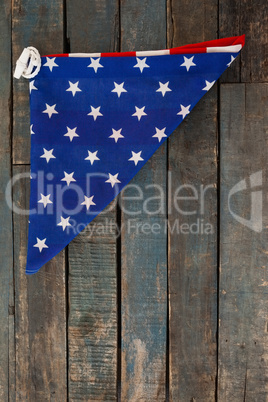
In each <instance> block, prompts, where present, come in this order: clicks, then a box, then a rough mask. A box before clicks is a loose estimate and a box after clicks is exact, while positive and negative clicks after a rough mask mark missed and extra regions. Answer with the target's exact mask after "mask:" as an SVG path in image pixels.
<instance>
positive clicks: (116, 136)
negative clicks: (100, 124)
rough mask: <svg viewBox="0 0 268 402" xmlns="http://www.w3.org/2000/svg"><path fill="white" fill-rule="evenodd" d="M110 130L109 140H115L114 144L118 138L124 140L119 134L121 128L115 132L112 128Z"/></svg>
mask: <svg viewBox="0 0 268 402" xmlns="http://www.w3.org/2000/svg"><path fill="white" fill-rule="evenodd" d="M112 130H113V134H112V135H110V137H109V138H113V139H114V140H115V142H117V141H118V139H119V138H125V137H124V136H123V135H122V134H121V131H122V128H120V130H115V129H114V128H112Z"/></svg>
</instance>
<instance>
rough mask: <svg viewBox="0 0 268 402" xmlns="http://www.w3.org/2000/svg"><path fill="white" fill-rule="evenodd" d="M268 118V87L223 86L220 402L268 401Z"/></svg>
mask: <svg viewBox="0 0 268 402" xmlns="http://www.w3.org/2000/svg"><path fill="white" fill-rule="evenodd" d="M267 110H268V84H239V85H236V84H226V85H222V86H221V123H220V129H221V194H222V201H221V220H220V255H221V261H220V262H221V271H220V300H219V314H220V328H219V386H218V400H219V401H228V400H233V401H234V400H235V401H253V400H254V401H267V399H268V385H267V384H268V383H267V368H268V360H267V355H268V343H267V337H268V334H267V332H268V331H267V328H268V326H267V311H268V303H267V286H268V276H267V253H268V251H267V224H268V221H267V216H268V214H267V210H268V208H267V203H266V202H265V196H266V194H267V184H266V183H267V177H266V176H267V169H266V166H267V159H268V151H267V150H268V147H267V144H268V132H267V127H268V113H267ZM241 181H242V182H241ZM239 182H240V184H241V187H240V189H239V188H234V186H235V185H237V183H239ZM243 185H245V189H244V190H243V191H242V186H243ZM232 189H233V192H231V190H232ZM229 197H230V198H229ZM228 200H229V201H230V208H229V207H228ZM251 208H252V209H251ZM251 210H252V211H255V213H256V216H255V217H254V215H252V214H251ZM233 214H236V215H237V216H236V217H234V216H233ZM239 217H240V218H242V219H244V220H245V221H244V222H243V221H242V222H241V221H240V222H239V219H240V218H239ZM250 218H252V222H251V224H250V222H249V220H250ZM246 220H248V221H247V225H248V226H246V224H245V223H246ZM254 224H255V226H253V225H254Z"/></svg>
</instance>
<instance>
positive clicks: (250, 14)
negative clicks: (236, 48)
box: [219, 0, 268, 82]
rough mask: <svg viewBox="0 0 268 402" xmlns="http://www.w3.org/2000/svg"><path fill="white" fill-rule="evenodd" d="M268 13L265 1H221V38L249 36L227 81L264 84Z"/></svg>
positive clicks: (226, 77)
mask: <svg viewBox="0 0 268 402" xmlns="http://www.w3.org/2000/svg"><path fill="white" fill-rule="evenodd" d="M267 27H268V14H267V2H266V1H265V0H261V1H258V3H256V1H254V0H247V1H242V2H241V1H240V0H221V1H219V35H220V37H227V36H234V35H242V34H246V45H245V47H244V48H243V50H242V52H241V57H240V56H239V57H240V60H239V61H238V60H237V61H236V62H235V63H233V65H232V66H231V68H230V69H228V72H227V71H226V72H225V74H224V76H223V81H224V82H238V81H239V80H241V82H264V81H267V77H268V63H267V58H268V49H267V34H268V28H267Z"/></svg>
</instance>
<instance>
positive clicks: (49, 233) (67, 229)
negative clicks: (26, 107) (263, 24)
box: [26, 36, 244, 274]
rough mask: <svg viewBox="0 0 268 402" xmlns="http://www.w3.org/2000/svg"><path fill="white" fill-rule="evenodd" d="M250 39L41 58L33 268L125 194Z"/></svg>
mask: <svg viewBox="0 0 268 402" xmlns="http://www.w3.org/2000/svg"><path fill="white" fill-rule="evenodd" d="M243 45H244V36H240V37H233V38H227V39H219V40H215V41H210V42H202V43H200V44H195V45H187V46H182V47H180V48H175V49H166V50H163V51H152V52H128V53H94V54H61V55H56V54H55V55H49V56H43V57H42V58H41V67H40V71H39V72H38V74H37V75H36V77H34V79H32V80H31V81H30V115H31V123H30V124H31V127H30V131H31V194H30V216H29V231H28V254H27V266H26V273H27V274H33V273H35V272H37V271H38V270H39V269H40V268H41V267H42V265H44V264H45V263H46V262H47V261H49V260H50V259H51V258H53V257H54V256H55V255H56V254H58V253H59V252H60V251H61V250H62V249H63V248H64V247H65V246H67V245H68V243H69V242H70V241H71V240H72V239H73V238H74V237H75V236H77V234H78V233H79V232H80V231H81V230H82V229H83V228H84V227H85V226H86V225H87V224H89V223H90V222H91V221H92V220H93V219H94V218H95V217H96V216H97V215H98V214H99V213H100V212H101V211H102V210H103V209H104V208H105V207H106V206H107V205H108V204H109V203H110V202H111V201H112V200H113V199H114V198H115V197H116V196H117V195H118V194H119V193H120V191H121V190H122V189H123V188H124V187H125V186H126V185H127V184H128V183H129V182H130V180H131V179H132V178H133V177H134V176H135V175H136V174H137V172H138V171H139V170H140V169H141V168H142V166H143V165H144V164H145V163H146V162H147V161H148V159H149V158H150V157H151V156H152V155H153V154H154V152H155V151H156V150H157V149H158V147H159V146H161V144H163V142H164V141H165V140H166V139H167V138H168V137H169V136H170V134H171V133H172V132H173V131H174V130H175V129H176V127H177V126H178V125H179V124H180V123H181V122H182V121H183V120H184V118H185V117H186V116H187V115H188V114H189V113H190V112H191V111H192V109H193V108H194V106H195V104H196V103H197V102H198V101H199V100H200V99H201V98H202V96H203V95H205V94H206V92H207V91H209V90H210V88H211V87H212V86H213V85H214V84H215V82H216V81H217V79H218V78H219V77H220V75H221V74H222V73H223V72H224V71H225V69H226V68H228V67H229V66H230V65H231V63H232V62H233V60H234V59H235V58H236V57H237V56H238V54H239V52H240V50H241V48H242V47H243ZM197 135H198V134H197Z"/></svg>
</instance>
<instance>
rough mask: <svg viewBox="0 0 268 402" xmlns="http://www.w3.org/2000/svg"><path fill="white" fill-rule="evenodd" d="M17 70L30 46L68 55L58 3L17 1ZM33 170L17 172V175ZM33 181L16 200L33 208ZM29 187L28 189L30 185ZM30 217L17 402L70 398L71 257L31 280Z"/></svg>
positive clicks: (18, 146) (20, 254)
mask: <svg viewBox="0 0 268 402" xmlns="http://www.w3.org/2000/svg"><path fill="white" fill-rule="evenodd" d="M12 12H13V14H12V17H13V18H12V50H13V66H14V64H15V61H16V59H17V58H18V56H19V55H20V53H21V51H22V49H23V48H24V47H25V46H29V45H33V46H36V47H37V48H38V49H39V51H40V53H41V54H46V53H49V52H51V51H58V52H61V51H63V19H64V16H63V7H62V3H61V2H58V1H53V2H52V1H45V2H42V3H39V2H35V3H32V2H30V1H23V2H22V1H14V2H13V7H12ZM13 110H14V114H13V141H12V144H13V163H14V164H27V163H28V162H29V155H30V135H29V112H28V111H29V82H28V81H27V80H25V79H20V80H15V79H14V80H13ZM28 170H29V168H28V167H25V165H22V166H21V167H20V168H19V167H14V170H13V174H15V173H25V172H26V171H28ZM29 181H30V179H29V177H28V178H27V179H26V180H24V181H22V180H20V181H18V182H17V184H16V186H14V190H13V195H14V200H15V202H16V203H17V204H19V205H21V206H22V207H23V208H28V196H29V194H28V193H29ZM26 183H27V185H26ZM27 226H28V217H27V216H25V215H21V214H17V213H14V240H15V242H14V244H15V246H14V256H15V258H14V273H15V314H16V315H15V346H16V400H21V401H25V400H30V401H32V400H34V401H35V400H59V401H64V400H66V397H67V381H66V379H67V357H66V290H65V258H64V252H61V253H60V254H59V255H58V256H57V257H56V258H55V259H53V261H51V262H49V263H48V264H46V266H45V267H44V269H43V270H42V271H40V272H39V273H38V274H36V275H34V276H31V277H27V276H26V275H25V265H26V250H27V236H26V235H25V234H27Z"/></svg>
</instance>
